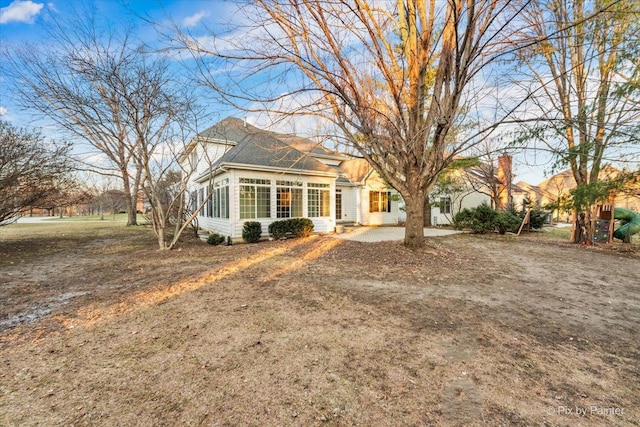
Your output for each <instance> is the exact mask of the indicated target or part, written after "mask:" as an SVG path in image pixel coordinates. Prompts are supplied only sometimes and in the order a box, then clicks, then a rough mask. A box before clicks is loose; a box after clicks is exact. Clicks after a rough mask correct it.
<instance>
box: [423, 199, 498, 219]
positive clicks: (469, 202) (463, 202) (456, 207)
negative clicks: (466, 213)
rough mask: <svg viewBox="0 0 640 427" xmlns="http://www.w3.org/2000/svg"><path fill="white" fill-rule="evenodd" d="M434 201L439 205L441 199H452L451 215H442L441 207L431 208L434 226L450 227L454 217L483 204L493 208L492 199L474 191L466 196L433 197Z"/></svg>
mask: <svg viewBox="0 0 640 427" xmlns="http://www.w3.org/2000/svg"><path fill="white" fill-rule="evenodd" d="M431 197H432V201H433V202H434V203H437V202H439V201H440V197H451V214H444V213H440V208H439V207H436V206H434V207H432V208H431V223H432V224H433V225H449V224H451V223H452V222H453V217H454V216H455V215H456V214H457V213H458V212H460V211H461V210H462V209H465V208H475V207H476V206H480V205H481V204H482V203H486V204H488V205H489V206H491V198H490V197H489V196H488V195H486V194H482V193H479V192H477V191H473V192H471V193H466V194H452V195H446V196H440V195H432V196H431Z"/></svg>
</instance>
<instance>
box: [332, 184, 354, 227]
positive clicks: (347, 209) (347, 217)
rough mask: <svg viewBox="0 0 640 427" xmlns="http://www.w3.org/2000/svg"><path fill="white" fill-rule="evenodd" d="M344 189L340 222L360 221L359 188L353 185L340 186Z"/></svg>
mask: <svg viewBox="0 0 640 427" xmlns="http://www.w3.org/2000/svg"><path fill="white" fill-rule="evenodd" d="M337 188H338V189H340V190H342V218H336V221H338V222H341V221H342V222H357V221H358V189H357V188H356V187H351V186H338V187H337Z"/></svg>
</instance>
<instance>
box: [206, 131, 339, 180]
mask: <svg viewBox="0 0 640 427" xmlns="http://www.w3.org/2000/svg"><path fill="white" fill-rule="evenodd" d="M223 164H233V165H253V166H262V167H267V168H278V169H293V170H304V171H309V172H320V173H335V171H334V169H332V168H331V167H329V166H327V165H325V164H324V163H322V162H320V161H318V160H316V159H314V158H312V157H311V156H309V155H308V154H307V153H303V152H301V151H298V150H296V149H295V148H293V147H291V146H290V145H288V144H285V143H284V142H282V141H280V140H278V139H276V138H274V137H272V136H271V135H269V134H268V133H266V132H265V133H260V134H255V133H252V134H248V135H246V136H245V137H244V138H242V140H240V141H238V142H237V143H236V145H235V147H233V148H231V149H230V150H229V151H227V152H226V153H225V154H224V155H223V156H222V157H221V158H220V159H219V160H218V162H216V165H214V167H215V166H219V165H223Z"/></svg>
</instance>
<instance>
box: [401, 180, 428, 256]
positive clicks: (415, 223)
mask: <svg viewBox="0 0 640 427" xmlns="http://www.w3.org/2000/svg"><path fill="white" fill-rule="evenodd" d="M424 201H425V197H424V193H422V192H418V193H417V194H412V195H410V196H409V197H405V203H406V209H407V222H406V224H405V234H404V244H405V245H406V246H409V247H411V248H418V247H421V246H424Z"/></svg>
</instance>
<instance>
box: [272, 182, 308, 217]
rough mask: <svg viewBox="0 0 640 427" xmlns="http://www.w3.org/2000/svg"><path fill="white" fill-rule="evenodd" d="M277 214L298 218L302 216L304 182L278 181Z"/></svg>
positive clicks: (278, 215)
mask: <svg viewBox="0 0 640 427" xmlns="http://www.w3.org/2000/svg"><path fill="white" fill-rule="evenodd" d="M276 216H277V217H278V218H298V217H301V216H302V183H301V182H293V181H276Z"/></svg>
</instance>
